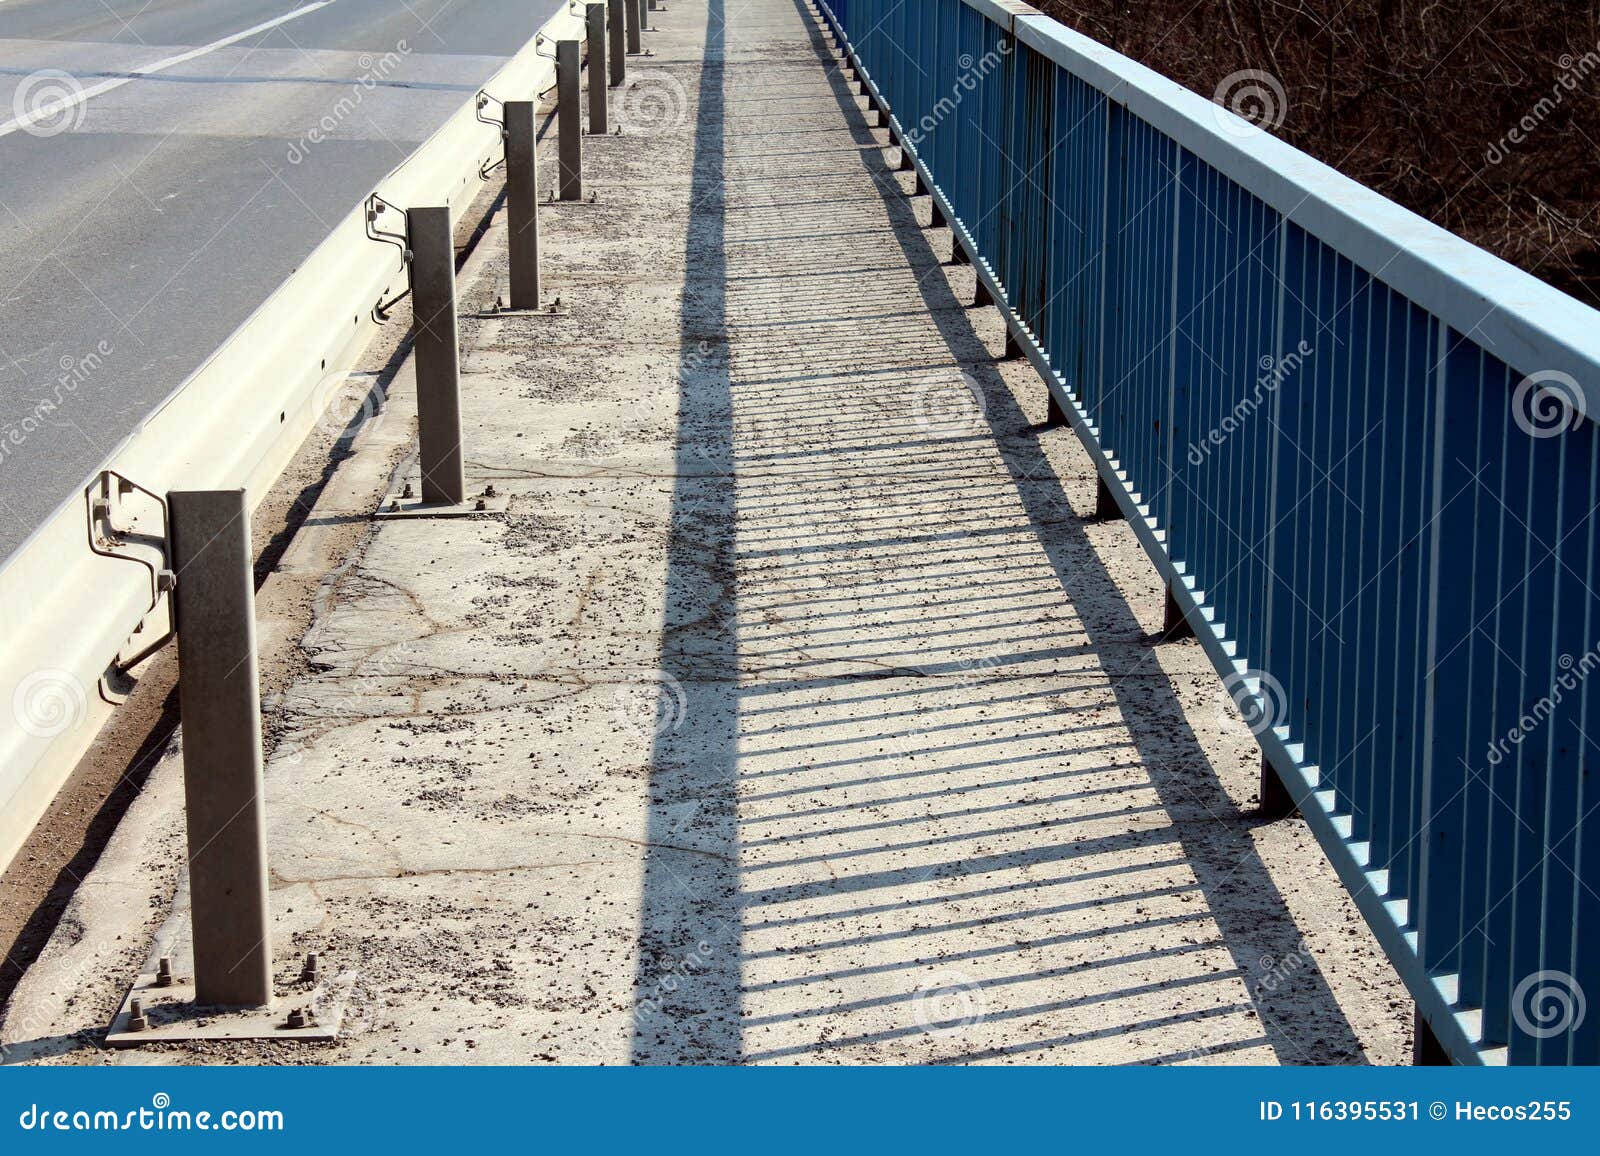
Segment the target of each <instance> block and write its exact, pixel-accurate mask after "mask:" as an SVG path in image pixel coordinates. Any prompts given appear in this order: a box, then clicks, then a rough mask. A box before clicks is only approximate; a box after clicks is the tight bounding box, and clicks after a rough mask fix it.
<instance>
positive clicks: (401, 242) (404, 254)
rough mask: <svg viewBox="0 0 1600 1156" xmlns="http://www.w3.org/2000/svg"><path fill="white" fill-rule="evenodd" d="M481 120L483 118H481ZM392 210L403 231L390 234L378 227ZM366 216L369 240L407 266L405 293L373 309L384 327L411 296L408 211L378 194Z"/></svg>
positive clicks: (383, 301) (369, 202) (370, 198)
mask: <svg viewBox="0 0 1600 1156" xmlns="http://www.w3.org/2000/svg"><path fill="white" fill-rule="evenodd" d="M479 95H480V96H481V95H482V94H481V93H480V94H479ZM479 119H482V118H481V117H480V118H479ZM493 123H498V122H493ZM391 209H392V210H393V211H394V212H395V213H396V214H397V215H398V216H399V217H400V220H401V222H402V225H401V231H400V232H398V233H394V232H390V231H389V230H387V229H380V228H379V227H378V218H379V217H381V216H383V214H384V213H385V212H387V211H389V210H391ZM366 216H367V239H368V240H370V241H377V242H378V243H379V244H382V245H393V246H394V247H395V248H397V249H399V250H400V260H401V261H402V263H403V264H404V265H405V271H406V288H405V292H403V293H400V294H397V295H396V296H394V297H391V298H389V300H387V301H385V300H384V299H383V298H381V297H380V298H378V301H377V304H375V305H373V307H372V319H373V320H374V321H375V322H377V323H378V324H379V325H382V324H384V323H385V322H387V321H388V320H389V317H390V314H391V313H393V311H394V307H395V306H396V305H398V304H400V302H402V301H404V300H405V299H406V298H407V297H409V296H411V289H412V281H411V265H412V252H411V238H410V237H409V236H408V235H407V233H406V231H405V226H404V221H405V219H406V211H405V210H404V209H402V208H400V206H398V205H394V204H390V203H389V202H388V201H386V200H384V199H383V198H382V197H380V196H379V195H378V194H377V193H373V194H372V195H371V196H370V197H368V198H367V212H366Z"/></svg>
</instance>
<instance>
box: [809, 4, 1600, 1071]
mask: <svg viewBox="0 0 1600 1156" xmlns="http://www.w3.org/2000/svg"><path fill="white" fill-rule="evenodd" d="M823 4H824V11H825V15H826V16H827V18H828V19H829V21H830V22H831V23H832V24H833V25H834V27H835V28H836V30H837V31H838V32H839V34H840V35H841V38H842V39H843V40H844V41H845V43H846V44H847V46H848V50H849V52H850V54H851V56H852V59H853V61H854V62H855V64H856V65H857V67H858V68H859V69H860V70H861V72H862V74H863V76H864V77H865V78H866V80H867V83H868V86H869V89H870V91H871V92H872V93H873V94H874V95H875V97H876V98H877V99H878V100H879V101H881V103H882V104H883V105H884V106H885V107H886V108H888V109H889V110H890V111H891V114H892V128H893V131H894V133H895V136H896V138H897V139H898V140H899V141H900V142H901V143H902V144H903V145H904V146H905V147H906V148H907V149H908V151H909V152H910V153H911V154H912V155H913V156H914V158H915V160H916V163H917V167H918V170H919V172H920V173H921V175H922V177H923V179H924V180H925V182H926V183H927V184H928V185H929V186H930V188H931V190H932V193H933V195H934V197H935V198H936V200H937V201H938V203H939V205H940V207H941V209H942V211H943V212H944V213H945V214H946V215H947V217H948V218H949V219H950V221H951V224H952V227H953V228H954V230H955V231H956V233H957V235H958V237H959V238H961V240H962V241H963V243H964V244H965V245H966V246H967V247H968V249H969V252H971V253H972V255H973V257H974V260H975V263H976V265H977V267H978V269H979V275H980V277H982V278H983V279H984V280H985V282H986V283H987V284H988V285H989V287H990V289H991V290H992V291H994V292H995V295H996V297H997V300H1000V301H1002V302H1003V303H1004V306H1005V307H1007V309H1008V312H1009V315H1010V318H1009V319H1010V322H1011V324H1012V327H1013V329H1014V331H1015V332H1016V333H1017V334H1018V337H1019V340H1020V341H1021V343H1022V344H1023V346H1024V348H1025V349H1026V350H1027V351H1028V354H1029V356H1030V357H1031V358H1032V359H1033V361H1034V363H1035V365H1037V366H1038V367H1039V368H1040V369H1041V371H1042V372H1043V373H1044V375H1045V377H1046V381H1047V383H1048V384H1049V386H1050V388H1051V390H1052V392H1053V393H1054V394H1055V396H1056V399H1057V401H1058V402H1059V403H1060V404H1061V406H1062V408H1063V409H1064V410H1065V411H1066V412H1067V413H1068V415H1069V417H1070V418H1071V419H1072V420H1073V424H1074V425H1075V427H1077V429H1078V431H1079V433H1080V435H1082V437H1083V439H1084V442H1085V445H1086V446H1087V448H1088V449H1089V452H1090V454H1091V456H1092V457H1094V459H1095V461H1096V464H1097V467H1098V468H1099V469H1100V471H1101V474H1102V476H1103V477H1104V478H1106V480H1107V481H1108V483H1109V484H1110V485H1111V486H1112V487H1113V489H1114V491H1115V492H1116V493H1117V494H1118V498H1119V501H1120V502H1121V503H1122V505H1123V508H1124V510H1125V512H1127V513H1128V514H1129V516H1130V521H1131V522H1132V524H1133V526H1134V528H1135V530H1136V532H1138V533H1139V535H1140V538H1141V540H1142V541H1143V542H1144V544H1145V546H1146V548H1147V550H1148V551H1149V552H1150V554H1151V557H1152V558H1153V559H1154V560H1155V562H1156V564H1157V566H1158V567H1159V568H1160V569H1161V570H1162V572H1163V574H1164V575H1165V576H1166V577H1167V578H1168V580H1169V582H1170V583H1171V585H1172V586H1173V590H1174V596H1175V598H1176V599H1177V601H1178V602H1179V604H1180V605H1181V606H1182V607H1183V608H1184V609H1185V610H1186V612H1187V613H1188V615H1189V618H1190V621H1191V623H1193V624H1195V625H1196V626H1197V628H1198V633H1199V635H1200V638H1201V641H1202V643H1203V644H1204V645H1205V647H1206V649H1207V652H1208V653H1209V654H1210V655H1211V657H1212V660H1213V662H1214V663H1215V664H1216V666H1217V668H1218V671H1219V673H1221V674H1222V675H1223V678H1224V681H1225V683H1226V684H1227V685H1228V686H1229V687H1230V689H1234V690H1235V691H1236V698H1238V700H1239V701H1240V703H1241V706H1242V707H1243V708H1244V710H1245V713H1246V715H1247V717H1248V718H1250V719H1251V721H1252V722H1253V724H1254V725H1253V728H1252V729H1254V730H1256V732H1257V734H1258V736H1259V738H1260V740H1261V744H1262V747H1263V750H1264V752H1265V754H1266V757H1267V759H1268V760H1269V761H1270V762H1271V764H1272V766H1273V767H1274V768H1275V769H1276V771H1277V772H1278V774H1279V775H1280V776H1281V777H1282V778H1283V780H1284V782H1285V784H1286V785H1287V786H1288V787H1289V789H1290V791H1291V793H1292V794H1293V795H1294V796H1295V798H1296V799H1297V801H1299V802H1300V804H1301V809H1302V812H1303V813H1304V814H1305V816H1306V818H1307V820H1308V822H1310V824H1311V826H1312V827H1313V829H1314V830H1315V831H1316V832H1317V834H1318V837H1319V838H1320V839H1321V840H1322V843H1323V845H1324V847H1325V848H1326V849H1327V851H1328V853H1329V856H1330V858H1331V859H1332V861H1333V863H1334V865H1335V867H1336V868H1337V869H1338V870H1339V872H1340V874H1341V876H1342V878H1343V879H1344V881H1345V883H1346V885H1347V886H1348V887H1349V888H1350V890H1351V892H1352V894H1354V895H1355V897H1356V899H1357V901H1358V903H1359V904H1360V906H1361V907H1362V910H1363V912H1364V914H1365V915H1366V917H1367V919H1368V922H1369V923H1370V924H1371V925H1372V927H1373V929H1374V931H1375V932H1376V933H1377V935H1378V938H1379V939H1380V941H1381V942H1382V943H1383V945H1384V947H1385V948H1386V950H1387V951H1388V953H1389V955H1390V957H1391V958H1392V959H1393V960H1394V962H1395V964H1396V966H1397V968H1398V969H1399V971H1400V973H1401V975H1402V976H1403V978H1404V979H1405V981H1406V983H1407V985H1408V986H1409V988H1410V990H1411V992H1412V993H1413V995H1414V996H1415V997H1416V999H1417V1002H1418V1008H1419V1010H1420V1011H1421V1013H1422V1014H1423V1015H1424V1016H1425V1017H1426V1018H1427V1020H1428V1021H1429V1023H1430V1024H1431V1026H1432V1028H1433V1030H1434V1031H1435V1033H1436V1034H1437V1035H1438V1037H1439V1039H1440V1041H1441V1042H1442V1043H1443V1044H1444V1046H1445V1047H1446V1048H1447V1050H1449V1051H1450V1052H1451V1054H1452V1055H1453V1056H1454V1057H1455V1058H1456V1059H1457V1060H1459V1061H1467V1062H1474V1061H1485V1062H1491V1063H1495V1062H1510V1063H1519V1064H1520V1063H1555V1064H1563V1063H1597V1062H1600V1007H1597V1008H1595V1009H1594V1010H1593V1013H1592V1014H1591V1013H1590V1011H1589V1009H1588V1008H1587V1006H1586V993H1589V994H1594V995H1596V996H1600V815H1595V814H1594V813H1593V812H1594V810H1595V808H1596V806H1597V805H1600V784H1597V783H1596V781H1595V777H1594V769H1595V765H1596V754H1597V748H1596V744H1595V742H1594V741H1593V740H1592V739H1591V738H1590V735H1591V734H1600V679H1593V680H1591V679H1589V678H1588V676H1589V674H1590V673H1591V671H1592V670H1593V669H1594V668H1595V667H1597V666H1600V650H1597V643H1600V595H1597V594H1596V574H1595V566H1594V559H1595V556H1596V546H1597V542H1596V529H1597V521H1600V519H1597V518H1596V499H1597V496H1600V439H1597V436H1596V429H1595V424H1594V422H1593V421H1592V420H1590V418H1589V417H1588V416H1587V415H1595V414H1600V405H1597V399H1600V392H1597V390H1600V314H1597V313H1595V312H1594V311H1592V310H1590V309H1588V308H1586V307H1584V306H1582V305H1581V304H1579V303H1578V302H1576V301H1574V300H1572V299H1571V298H1569V297H1566V296H1564V295H1563V294H1560V293H1558V292H1556V291H1555V290H1553V289H1550V288H1549V287H1547V286H1545V285H1543V284H1542V283H1540V282H1537V281H1536V280H1534V279H1533V278H1531V277H1528V276H1527V275H1525V274H1523V273H1521V272H1519V271H1517V270H1515V269H1513V268H1511V267H1510V266H1508V265H1505V264H1504V263H1502V262H1500V261H1498V260H1496V259H1495V258H1493V257H1490V256H1489V255H1488V254H1485V253H1483V252H1482V251H1480V250H1477V249H1475V248H1473V247H1472V246H1470V245H1468V244H1466V243H1465V242H1463V241H1461V240H1459V239H1458V238H1455V237H1452V236H1450V235H1449V234H1447V233H1444V232H1442V231H1441V230H1439V229H1436V228H1434V227H1433V226H1431V225H1429V224H1427V223H1426V222H1424V221H1421V220H1420V219H1418V218H1416V217H1415V216H1413V215H1412V214H1410V213H1407V212H1406V211H1404V210H1402V209H1400V208H1399V207H1397V206H1395V205H1393V204H1392V203H1390V202H1387V201H1385V200H1383V199H1382V198H1381V197H1379V196H1377V194H1375V193H1373V192H1371V191H1370V190H1367V189H1365V188H1363V187H1361V186H1359V185H1356V184H1354V183H1353V182H1351V181H1349V180H1347V179H1346V178H1344V177H1341V176H1339V175H1338V174H1337V173H1334V172H1332V171H1331V170H1329V169H1327V168H1325V167H1324V166H1322V165H1320V164H1318V163H1317V162H1315V161H1313V160H1312V159H1311V158H1309V157H1306V156H1305V155H1304V154H1301V153H1299V152H1297V151H1295V150H1294V149H1291V148H1289V147H1288V146H1287V145H1285V144H1283V143H1282V142H1281V141H1278V140H1277V139H1276V138H1274V137H1272V136H1271V135H1269V134H1267V133H1263V132H1260V131H1259V130H1257V129H1256V128H1254V127H1252V126H1251V125H1250V124H1248V123H1247V122H1245V121H1242V120H1239V119H1238V118H1237V117H1235V116H1234V115H1233V114H1232V113H1231V112H1228V111H1225V110H1224V109H1223V108H1221V106H1219V105H1218V104H1215V103H1213V102H1211V101H1207V100H1204V99H1203V98H1201V97H1199V96H1196V95H1194V94H1192V93H1190V92H1188V91H1186V90H1184V89H1182V88H1180V87H1179V86H1177V85H1175V84H1173V83H1172V82H1170V81H1167V80H1165V79H1163V78H1161V77H1159V76H1157V75H1155V74H1154V73H1151V72H1150V71H1149V70H1147V69H1144V68H1142V67H1141V66H1139V65H1137V64H1136V63H1134V62H1132V61H1129V60H1127V59H1126V58H1123V57H1120V56H1118V55H1116V54H1115V53H1113V52H1111V51H1109V50H1108V49H1105V48H1104V47H1103V46H1100V45H1097V44H1095V43H1093V42H1092V41H1089V40H1087V39H1085V38H1083V37H1081V36H1078V35H1077V34H1075V33H1073V32H1071V31H1070V30H1067V29H1065V28H1063V27H1062V26H1061V25H1059V24H1057V23H1055V22H1054V21H1051V20H1048V19H1046V18H1045V17H1043V16H1040V15H1039V14H1038V13H1036V12H1035V11H1034V10H1033V9H1031V8H1029V7H1027V6H1026V5H1023V4H1018V3H1011V2H1007V0H918V2H917V3H915V4H911V3H906V2H905V0H823ZM1246 79H1247V80H1249V81H1251V82H1252V83H1262V84H1266V85H1268V88H1267V90H1266V95H1267V96H1268V97H1269V98H1270V96H1271V95H1272V94H1271V90H1270V84H1271V82H1270V78H1265V77H1256V78H1246ZM1591 682H1592V683H1593V684H1594V685H1593V686H1591Z"/></svg>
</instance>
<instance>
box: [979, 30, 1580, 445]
mask: <svg viewBox="0 0 1600 1156" xmlns="http://www.w3.org/2000/svg"><path fill="white" fill-rule="evenodd" d="M962 2H963V3H964V4H966V5H967V6H968V7H970V8H973V9H975V10H976V11H978V12H980V13H981V14H983V15H984V16H985V17H987V18H988V19H989V20H991V21H993V22H995V23H996V24H999V25H1001V26H1002V27H1004V28H1006V29H1007V30H1009V31H1011V32H1012V33H1013V34H1014V35H1015V37H1016V38H1017V40H1019V41H1020V42H1021V43H1023V44H1026V45H1027V46H1028V47H1029V48H1031V49H1033V50H1034V51H1035V52H1038V53H1040V54H1041V55H1043V56H1044V57H1046V58H1048V59H1050V60H1052V61H1054V62H1055V63H1056V64H1058V65H1060V66H1061V67H1062V68H1064V69H1066V70H1067V71H1068V72H1069V73H1071V74H1072V75H1074V76H1076V77H1078V78H1079V79H1080V80H1083V81H1084V82H1086V83H1087V84H1089V85H1091V86H1092V87H1094V88H1096V89H1098V90H1099V91H1100V92H1102V93H1104V94H1105V96H1106V97H1107V98H1108V99H1110V100H1112V101H1115V102H1116V103H1118V104H1120V105H1122V106H1124V107H1125V108H1127V110H1128V111H1129V112H1130V113H1132V114H1133V115H1135V116H1137V117H1139V118H1140V119H1141V120H1144V121H1146V122H1147V123H1149V124H1150V125H1151V126H1152V127H1153V128H1155V129H1157V130H1159V131H1160V132H1163V133H1165V134H1166V135H1167V136H1168V137H1170V138H1172V139H1173V140H1174V141H1176V142H1177V143H1178V144H1179V145H1180V146H1182V147H1183V148H1185V149H1187V150H1188V151H1189V152H1190V153H1192V154H1193V155H1194V156H1196V157H1198V158H1199V159H1200V160H1202V161H1204V162H1205V163H1206V164H1208V165H1210V166H1211V167H1213V168H1215V169H1216V170H1217V171H1218V172H1220V173H1222V174H1223V175H1224V176H1226V177H1228V178H1229V179H1230V180H1232V181H1234V182H1235V183H1237V184H1238V185H1240V186H1241V187H1242V188H1243V189H1245V191H1247V192H1249V193H1250V194H1251V195H1252V196H1255V197H1257V198H1258V199H1260V200H1261V201H1263V202H1264V203H1266V204H1267V205H1270V206H1271V207H1272V208H1274V209H1276V210H1277V211H1278V212H1279V213H1281V214H1282V215H1283V216H1284V217H1285V218H1286V219H1287V220H1290V221H1293V222H1294V223H1295V224H1297V225H1299V226H1300V227H1301V228H1303V229H1305V230H1306V232H1308V233H1309V234H1311V235H1312V236H1313V237H1316V238H1317V239H1318V240H1319V241H1321V242H1323V243H1324V244H1326V245H1328V246H1329V247H1330V248H1332V249H1333V250H1334V251H1336V252H1338V253H1340V254H1341V255H1343V256H1344V257H1347V258H1348V259H1349V260H1351V261H1352V262H1354V263H1355V264H1356V265H1357V266H1359V267H1360V268H1361V269H1363V270H1364V271H1366V272H1367V273H1368V274H1370V275H1371V276H1372V277H1373V278H1375V279H1376V280H1378V281H1381V282H1383V283H1384V284H1386V285H1388V286H1389V287H1390V288H1392V289H1394V290H1396V291H1397V292H1399V293H1400V294H1402V295H1403V296H1405V297H1406V298H1408V299H1410V300H1411V301H1412V302H1414V303H1415V304H1417V305H1419V306H1420V307H1422V308H1423V309H1426V310H1427V311H1428V312H1430V313H1432V314H1433V315H1434V316H1435V317H1438V318H1439V319H1440V320H1441V321H1443V322H1445V323H1446V324H1448V325H1449V326H1451V327H1452V328H1453V329H1455V330H1456V331H1457V332H1459V333H1461V334H1463V335H1465V336H1467V337H1468V338H1469V339H1471V340H1472V341H1474V342H1475V343H1477V344H1478V345H1480V346H1481V347H1483V348H1484V349H1485V350H1487V351H1488V352H1489V353H1490V354H1492V355H1493V356H1495V357H1498V358H1499V359H1500V360H1501V361H1503V362H1505V363H1506V364H1507V365H1509V366H1511V367H1513V368H1514V369H1516V370H1517V371H1518V372H1521V373H1528V374H1533V373H1548V372H1554V373H1563V374H1566V375H1568V376H1569V377H1571V378H1572V379H1573V380H1574V381H1575V382H1576V383H1577V384H1578V387H1579V388H1580V389H1581V391H1582V405H1583V411H1584V413H1585V414H1586V415H1587V416H1588V417H1589V418H1590V419H1591V420H1596V419H1600V311H1596V310H1594V309H1592V308H1590V307H1589V306H1587V305H1585V304H1583V303H1582V302H1581V301H1578V300H1577V299H1576V298H1574V297H1572V296H1570V295H1568V294H1566V293H1563V292H1561V291H1560V290H1559V289H1556V288H1554V287H1553V286H1550V285H1547V284H1545V283H1544V282H1543V281H1541V280H1539V279H1538V278H1537V277H1534V276H1533V275H1532V274H1529V273H1526V272H1524V271H1523V270H1521V269H1518V268H1517V267H1516V266H1514V265H1512V264H1510V263H1508V262H1506V261H1503V260H1501V259H1500V258H1498V257H1496V256H1494V255H1493V254H1491V253H1488V252H1486V251H1485V250H1483V249H1480V248H1478V247H1477V246H1476V245H1473V244H1471V243H1470V242H1468V241H1465V240H1463V239H1462V238H1460V237H1458V236H1456V235H1455V234H1454V233H1451V232H1449V231H1447V230H1445V229H1442V228H1440V227H1439V226H1437V225H1435V224H1433V223H1432V222H1431V221H1427V220H1425V219H1423V218H1422V217H1420V216H1418V215H1417V214H1415V213H1413V212H1411V211H1410V210H1409V209H1405V208H1402V207H1401V206H1400V205H1397V204H1396V203H1395V202H1393V201H1391V200H1389V199H1388V198H1387V197H1384V196H1382V195H1381V194H1379V193H1377V192H1375V191H1374V190H1372V189H1369V188H1367V187H1366V186H1365V185H1362V184H1360V183H1359V182H1357V181H1354V180H1352V179H1351V178H1349V177H1347V176H1345V175H1344V174H1342V173H1340V172H1338V171H1337V170H1335V169H1332V168H1330V167H1328V166H1327V165H1325V164H1323V163H1322V162H1321V161H1318V160H1316V159H1314V158H1313V157H1311V156H1308V155H1307V154H1306V153H1303V152H1301V151H1300V150H1299V149H1297V148H1294V147H1293V146H1292V145H1289V144H1287V143H1286V142H1284V141H1282V140H1280V139H1278V138H1277V137H1275V136H1273V135H1272V134H1271V133H1270V132H1267V131H1265V130H1264V129H1262V128H1260V127H1259V126H1257V125H1254V124H1252V123H1251V122H1249V121H1247V120H1245V119H1243V118H1242V117H1239V116H1237V115H1235V114H1234V113H1233V112H1232V111H1230V110H1229V109H1227V108H1225V107H1223V106H1222V105H1221V104H1218V103H1216V102H1214V101H1211V100H1207V99H1206V98H1205V97H1203V96H1200V95H1199V94H1197V93H1194V92H1191V91H1190V90H1189V89H1187V88H1184V87H1183V86H1182V85H1181V84H1178V83H1177V82H1176V81H1173V80H1170V79H1168V78H1167V77H1165V76H1162V75H1161V74H1160V73H1157V72H1155V71H1154V70H1152V69H1150V68H1147V67H1145V66H1144V65H1142V64H1140V63H1138V62H1137V61H1135V60H1131V59H1129V58H1128V57H1126V56H1123V55H1122V54H1121V53H1118V52H1115V51H1113V50H1111V49H1110V48H1107V47H1106V46H1105V45H1103V44H1100V43H1098V42H1097V41H1094V40H1091V39H1089V38H1088V37H1087V36H1084V35H1082V34H1081V33H1078V32H1076V31H1074V30H1072V29H1071V28H1068V27H1067V26H1066V25H1064V24H1062V23H1060V22H1059V21H1057V20H1055V19H1052V18H1051V17H1048V16H1046V15H1044V14H1043V13H1041V12H1040V11H1039V10H1038V9H1036V8H1033V7H1032V6H1030V5H1028V4H1024V3H1020V2H1019V0H962Z"/></svg>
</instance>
